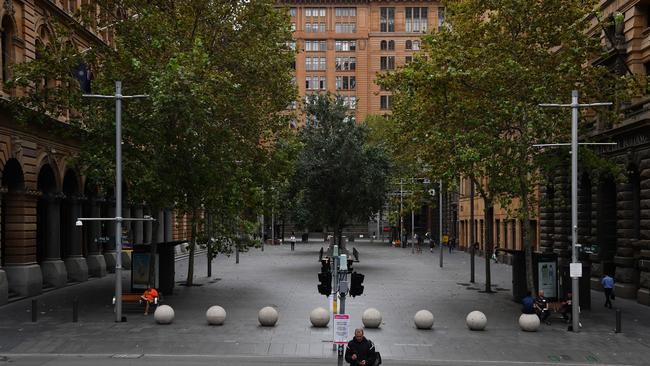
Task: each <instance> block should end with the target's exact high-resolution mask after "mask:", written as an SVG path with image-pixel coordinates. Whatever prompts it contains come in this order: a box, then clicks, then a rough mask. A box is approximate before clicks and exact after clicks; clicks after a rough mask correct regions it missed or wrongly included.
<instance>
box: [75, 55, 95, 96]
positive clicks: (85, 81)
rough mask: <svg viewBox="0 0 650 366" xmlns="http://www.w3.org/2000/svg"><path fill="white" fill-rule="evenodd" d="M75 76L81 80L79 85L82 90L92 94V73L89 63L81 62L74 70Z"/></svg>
mask: <svg viewBox="0 0 650 366" xmlns="http://www.w3.org/2000/svg"><path fill="white" fill-rule="evenodd" d="M73 76H74V78H75V79H77V81H78V82H79V87H80V88H81V92H82V93H84V94H90V80H91V78H92V75H91V73H90V69H89V68H88V65H87V64H85V63H83V62H82V63H80V64H79V66H77V67H76V68H75V69H74V71H73Z"/></svg>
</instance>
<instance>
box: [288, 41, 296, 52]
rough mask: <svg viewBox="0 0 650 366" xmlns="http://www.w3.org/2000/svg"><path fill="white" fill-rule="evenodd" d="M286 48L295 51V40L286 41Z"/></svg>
mask: <svg viewBox="0 0 650 366" xmlns="http://www.w3.org/2000/svg"><path fill="white" fill-rule="evenodd" d="M287 48H289V49H290V50H292V51H295V50H296V41H289V42H287Z"/></svg>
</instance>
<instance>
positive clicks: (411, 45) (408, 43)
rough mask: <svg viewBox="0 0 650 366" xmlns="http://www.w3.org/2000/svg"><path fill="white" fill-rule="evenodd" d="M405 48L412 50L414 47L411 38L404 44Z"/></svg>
mask: <svg viewBox="0 0 650 366" xmlns="http://www.w3.org/2000/svg"><path fill="white" fill-rule="evenodd" d="M404 49H407V50H412V49H413V41H410V40H408V41H406V44H405V45H404Z"/></svg>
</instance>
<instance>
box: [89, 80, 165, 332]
mask: <svg viewBox="0 0 650 366" xmlns="http://www.w3.org/2000/svg"><path fill="white" fill-rule="evenodd" d="M83 97H86V98H98V99H115V217H113V218H101V217H79V218H77V223H76V224H77V226H82V225H83V224H82V222H83V221H115V252H116V256H117V258H115V321H116V322H121V321H122V221H155V220H154V219H153V218H151V217H144V218H141V219H140V218H124V217H122V99H140V98H148V97H149V96H148V95H122V82H121V81H116V82H115V95H96V94H84V95H83Z"/></svg>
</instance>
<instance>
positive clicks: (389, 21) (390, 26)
mask: <svg viewBox="0 0 650 366" xmlns="http://www.w3.org/2000/svg"><path fill="white" fill-rule="evenodd" d="M379 11H380V15H381V17H380V19H379V31H380V32H395V8H380V9H379Z"/></svg>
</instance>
